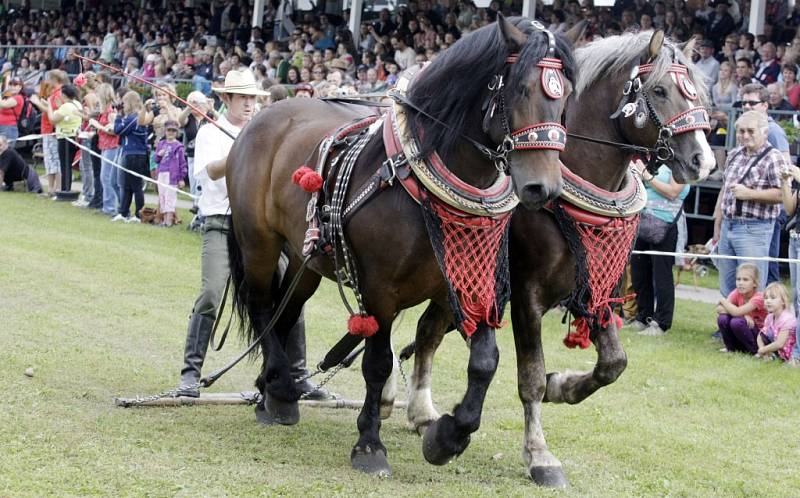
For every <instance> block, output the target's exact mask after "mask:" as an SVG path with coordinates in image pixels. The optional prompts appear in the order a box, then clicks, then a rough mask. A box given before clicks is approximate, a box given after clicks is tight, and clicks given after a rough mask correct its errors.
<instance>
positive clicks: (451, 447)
mask: <svg viewBox="0 0 800 498" xmlns="http://www.w3.org/2000/svg"><path fill="white" fill-rule="evenodd" d="M499 359H500V353H499V351H498V349H497V343H496V341H495V331H494V329H492V328H489V327H487V326H486V324H484V323H481V324H480V325H479V326H478V330H476V331H475V333H474V334H473V335H472V338H471V341H470V354H469V365H468V367H467V378H468V385H467V392H466V394H465V395H464V399H463V400H462V401H461V403H459V404H458V405H456V408H455V410H453V415H449V414H445V415H443V416H442V417H440V418H439V420H437V421H436V422H434V423H432V424H431V425H430V426H429V427H428V430H426V431H425V436H424V437H423V440H422V453H423V455H424V456H425V459H426V460H427V461H428V462H430V463H432V464H434V465H444V464H446V463H447V462H449V461H450V460H451V459H452V458H453V457H456V456H458V455H460V454H461V453H463V452H464V450H465V449H466V448H467V446H468V445H469V440H470V434H472V433H473V432H475V431H477V430H478V428H479V427H480V425H481V413H482V411H483V402H484V400H485V399H486V391H487V390H488V389H489V384H490V383H491V382H492V378H494V374H495V372H496V371H497V364H498V362H499Z"/></svg>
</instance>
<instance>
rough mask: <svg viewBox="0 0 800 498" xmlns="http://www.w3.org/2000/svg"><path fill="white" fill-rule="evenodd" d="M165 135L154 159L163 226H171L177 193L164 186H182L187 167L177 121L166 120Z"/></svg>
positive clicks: (157, 147)
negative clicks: (156, 166) (179, 138)
mask: <svg viewBox="0 0 800 498" xmlns="http://www.w3.org/2000/svg"><path fill="white" fill-rule="evenodd" d="M164 129H165V134H166V137H165V138H164V139H162V140H161V141H160V142H158V145H157V146H156V152H155V160H156V162H157V163H158V170H157V171H158V182H159V185H158V205H159V209H160V210H161V212H162V213H163V214H164V223H163V225H164V226H168V227H169V226H172V224H173V223H174V221H175V204H176V202H177V199H178V194H177V192H175V190H173V189H170V188H166V187H164V184H166V185H170V186H172V187H180V188H183V187H184V186H185V184H184V181H183V179H184V178H186V174H187V172H188V167H187V164H186V154H185V152H184V148H183V143H181V142H179V141H178V131H179V127H178V122H177V121H167V122H166V123H165V124H164Z"/></svg>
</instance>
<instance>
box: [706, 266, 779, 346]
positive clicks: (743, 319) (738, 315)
mask: <svg viewBox="0 0 800 498" xmlns="http://www.w3.org/2000/svg"><path fill="white" fill-rule="evenodd" d="M760 280H763V278H760V277H759V273H758V268H757V267H756V266H755V265H752V264H749V263H745V264H743V265H740V266H739V268H738V269H737V270H736V288H735V289H733V290H731V292H730V293H728V294H727V296H726V297H723V298H720V300H719V302H718V303H717V326H718V327H719V331H720V333H721V335H722V342H724V343H725V349H723V350H722V351H723V352H726V353H733V352H740V353H749V354H751V355H754V354H756V353H757V352H758V345H757V344H756V336H757V335H758V331H759V330H761V328H762V327H763V326H764V319H765V318H766V315H767V310H766V309H765V308H764V295H763V294H762V293H761V292H758V289H759V287H758V283H759V281H760Z"/></svg>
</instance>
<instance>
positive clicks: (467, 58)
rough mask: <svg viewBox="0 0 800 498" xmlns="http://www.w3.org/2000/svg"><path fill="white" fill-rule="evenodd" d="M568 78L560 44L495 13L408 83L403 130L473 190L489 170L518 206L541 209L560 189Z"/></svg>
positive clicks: (568, 52)
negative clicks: (410, 113) (409, 111)
mask: <svg viewBox="0 0 800 498" xmlns="http://www.w3.org/2000/svg"><path fill="white" fill-rule="evenodd" d="M582 28H583V25H581V26H580V27H579V28H578V29H577V30H576V31H575V32H573V33H577V32H579V31H580V30H581V29H582ZM574 73H575V62H574V59H573V57H572V48H571V46H570V43H569V40H568V39H566V38H561V37H555V36H553V34H551V33H550V32H548V31H547V30H546V29H544V27H543V26H542V25H541V24H539V23H537V22H534V21H531V20H530V19H524V18H508V19H507V18H505V17H503V16H502V15H498V21H497V23H493V24H491V25H488V26H484V27H482V28H480V29H478V30H475V31H473V32H471V33H469V34H468V35H466V36H464V37H462V38H461V39H460V40H458V42H457V43H455V44H453V46H452V47H450V48H449V49H447V50H446V51H444V52H442V54H441V55H439V56H438V57H437V58H436V59H434V60H433V61H432V62H431V63H430V65H428V66H427V67H426V68H425V70H424V71H423V72H422V73H421V74H420V77H419V78H417V79H415V81H414V83H413V85H411V88H410V90H409V94H408V96H409V100H410V101H411V102H412V103H413V108H414V109H415V110H416V111H417V113H416V115H415V117H414V119H411V120H409V126H410V127H411V131H412V132H413V134H414V136H415V138H416V139H417V141H418V143H419V150H420V155H422V156H426V155H428V154H430V153H431V152H433V151H434V150H435V151H437V152H438V153H439V155H440V156H442V158H443V159H444V160H445V163H446V164H447V165H448V167H450V168H451V169H452V171H453V172H454V173H455V174H456V175H457V176H458V177H460V178H461V179H462V180H464V181H466V182H468V183H470V184H472V185H476V186H481V185H483V186H486V185H491V183H492V181H494V180H495V179H496V177H497V170H496V169H495V168H497V169H499V170H507V171H509V173H510V175H511V178H512V179H513V182H514V188H515V190H516V193H517V195H518V197H519V198H520V200H521V202H522V204H523V205H524V206H526V207H529V208H534V209H535V208H539V207H541V206H542V205H544V203H546V202H547V201H548V200H550V199H552V198H554V197H555V196H557V195H558V194H559V193H560V191H561V170H560V166H561V163H560V161H559V158H558V153H559V151H560V150H562V149H563V147H564V141H565V139H566V130H565V129H564V128H563V127H562V126H561V115H562V112H563V110H564V106H565V104H566V100H567V97H568V96H569V94H570V93H571V92H572V87H573V84H574ZM434 118H435V119H434ZM476 149H477V150H478V151H479V152H480V153H479V154H475V150H476Z"/></svg>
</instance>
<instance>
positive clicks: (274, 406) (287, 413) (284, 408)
mask: <svg viewBox="0 0 800 498" xmlns="http://www.w3.org/2000/svg"><path fill="white" fill-rule="evenodd" d="M256 420H257V421H258V422H259V423H260V424H263V425H276V424H278V425H294V424H296V423H297V422H299V421H300V408H299V407H298V404H297V401H281V400H279V399H277V398H275V397H273V396H271V395H270V394H269V393H267V395H266V397H265V399H264V406H262V404H261V403H259V404H257V405H256Z"/></svg>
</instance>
